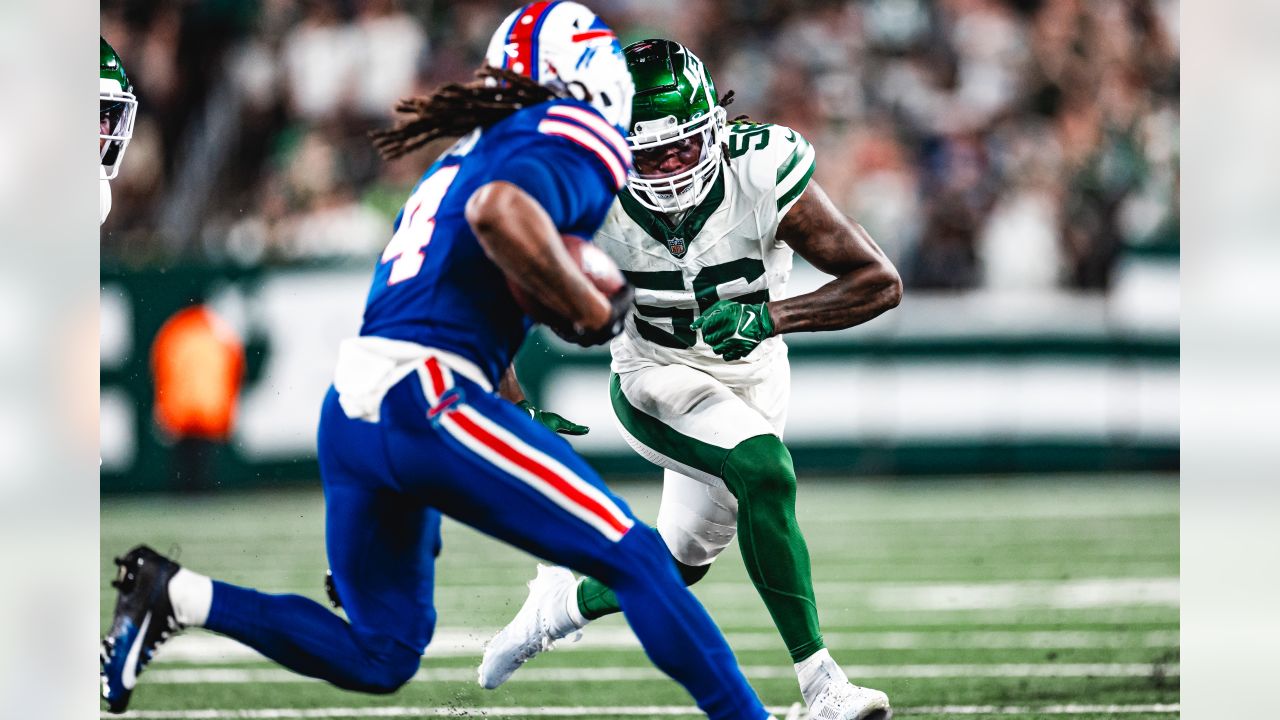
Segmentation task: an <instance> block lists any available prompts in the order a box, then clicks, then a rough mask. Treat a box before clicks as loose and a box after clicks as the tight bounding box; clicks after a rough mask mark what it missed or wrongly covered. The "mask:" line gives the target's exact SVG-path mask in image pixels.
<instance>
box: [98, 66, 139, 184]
mask: <svg viewBox="0 0 1280 720" xmlns="http://www.w3.org/2000/svg"><path fill="white" fill-rule="evenodd" d="M108 86H110V87H108ZM98 113H99V115H98V118H99V122H98V128H99V129H98V145H99V148H98V151H99V162H100V164H101V166H102V177H103V178H105V179H107V180H111V179H113V178H115V176H116V175H117V174H118V173H119V172H120V161H121V160H123V159H124V151H125V148H126V147H128V146H129V139H130V138H132V137H133V124H134V122H136V121H137V119H138V99H137V98H136V97H135V96H134V94H133V93H131V92H127V91H124V90H122V89H120V84H119V83H116V82H113V81H110V80H103V81H102V84H101V88H100V89H99V93H98ZM104 120H105V121H106V128H105V129H104V128H103V127H102V126H103V121H104Z"/></svg>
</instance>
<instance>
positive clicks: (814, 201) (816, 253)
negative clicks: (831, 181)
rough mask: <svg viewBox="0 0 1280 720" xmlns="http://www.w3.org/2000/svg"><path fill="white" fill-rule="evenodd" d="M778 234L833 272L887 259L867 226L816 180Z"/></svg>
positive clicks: (801, 197)
mask: <svg viewBox="0 0 1280 720" xmlns="http://www.w3.org/2000/svg"><path fill="white" fill-rule="evenodd" d="M777 237H778V239H779V240H781V241H783V242H785V243H787V244H788V245H790V246H791V248H792V249H793V250H795V251H796V252H797V253H799V255H800V257H802V258H804V259H805V260H807V261H808V262H809V264H811V265H813V266H814V267H816V268H818V269H819V270H822V271H823V272H826V273H828V274H831V275H839V274H841V273H844V272H848V271H850V270H856V269H858V268H861V267H865V266H867V265H870V264H876V263H887V262H888V260H887V258H886V257H885V254H884V252H883V251H882V250H881V249H880V247H879V246H878V245H876V243H875V241H874V240H872V239H871V235H869V234H868V233H867V231H866V229H864V228H863V227H862V226H861V225H859V224H857V223H856V222H854V221H852V220H850V219H849V218H848V217H847V216H846V215H845V214H844V213H842V212H840V209H839V208H837V207H836V206H835V203H833V202H832V201H831V198H829V197H827V193H826V192H825V191H823V189H822V188H821V187H820V186H819V185H818V183H816V182H811V183H809V185H808V187H806V188H805V190H804V193H803V194H802V195H801V196H800V198H799V199H798V200H797V201H796V203H795V205H793V206H792V207H791V209H790V211H788V212H787V214H786V215H785V216H783V218H782V220H781V222H779V223H778V234H777Z"/></svg>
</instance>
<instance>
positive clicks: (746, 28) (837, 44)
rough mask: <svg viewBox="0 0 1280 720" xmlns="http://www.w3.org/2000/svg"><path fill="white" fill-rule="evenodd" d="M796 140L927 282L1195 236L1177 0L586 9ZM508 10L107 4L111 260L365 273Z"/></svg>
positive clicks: (1166, 245) (1160, 245) (471, 5)
mask: <svg viewBox="0 0 1280 720" xmlns="http://www.w3.org/2000/svg"><path fill="white" fill-rule="evenodd" d="M588 4H589V5H590V6H591V7H592V8H593V9H595V10H596V11H597V12H598V13H599V14H601V15H602V16H603V17H604V18H605V19H606V20H607V21H608V22H609V23H610V24H611V25H612V26H613V27H614V28H615V29H616V30H617V31H618V32H619V35H620V36H621V38H622V41H623V43H624V44H625V43H628V42H631V41H634V40H639V39H643V38H646V37H669V38H672V39H675V40H677V41H679V42H682V43H684V44H685V45H687V46H688V47H689V48H690V49H691V50H693V51H694V52H695V53H697V54H698V55H699V56H700V57H702V58H703V60H705V61H706V62H707V64H708V66H709V68H710V69H711V71H712V73H713V75H714V77H715V79H716V81H717V85H718V86H719V89H720V92H721V94H722V95H723V94H724V93H725V92H726V91H728V90H733V91H735V93H736V95H735V97H736V100H735V102H734V104H733V106H732V107H731V108H730V111H729V115H730V116H731V117H733V116H736V115H739V114H746V115H749V116H750V117H751V118H752V119H753V120H757V121H764V122H776V123H780V124H784V125H788V126H790V127H793V128H795V129H796V130H798V131H800V132H801V133H802V134H803V135H804V136H805V137H807V138H808V139H809V140H810V141H811V142H812V143H813V144H814V146H815V148H816V149H817V152H818V170H817V174H816V176H815V177H816V179H817V181H818V182H819V183H820V184H821V185H822V186H823V188H824V189H826V191H827V192H828V194H830V195H831V197H832V198H833V199H834V200H835V202H836V203H837V204H838V205H840V206H841V207H842V209H844V211H845V212H847V213H848V214H849V215H850V216H852V217H853V218H855V219H856V220H858V221H859V222H861V223H862V224H863V225H865V226H866V227H867V228H868V230H869V231H870V232H871V234H872V235H873V237H875V238H876V239H877V240H878V241H879V242H880V243H881V245H882V246H883V247H885V249H886V251H888V252H889V253H890V255H891V256H892V257H893V259H894V260H895V262H896V263H897V264H898V267H899V268H900V270H901V271H902V273H903V276H904V279H905V280H906V282H907V284H908V285H909V286H911V287H917V288H943V289H969V288H1027V289H1040V288H1053V287H1066V288H1083V289H1105V288H1106V287H1107V286H1108V284H1109V282H1110V281H1111V278H1112V275H1113V272H1112V271H1113V269H1114V268H1115V266H1116V263H1117V260H1118V259H1119V258H1120V257H1122V256H1123V255H1124V254H1125V253H1128V252H1143V251H1153V250H1154V251H1160V252H1168V251H1172V252H1176V251H1177V244H1178V152H1179V150H1178V132H1179V130H1178V122H1179V121H1178V97H1179V87H1178V4H1177V0H937V1H928V0H808V1H796V2H784V1H783V0H594V1H591V2H588ZM515 7H517V3H515V2H509V1H500V2H499V1H479V0H478V1H474V2H437V1H432V0H333V1H329V0H325V1H321V0H182V1H179V0H172V1H170V2H164V3H154V2H149V1H145V0H103V2H102V34H103V36H104V37H106V38H107V40H108V41H109V42H111V43H112V44H113V45H114V46H115V47H116V49H117V50H118V51H119V52H120V54H121V56H122V58H123V59H124V62H125V66H126V68H127V69H128V71H129V73H130V75H131V77H132V79H133V81H134V85H135V92H136V93H137V95H138V98H139V101H140V119H139V122H138V124H137V130H136V133H135V137H134V140H133V143H132V145H130V148H129V151H128V155H127V156H126V159H125V162H124V165H123V169H122V171H121V174H120V177H119V178H118V179H117V180H116V181H114V184H113V188H114V189H115V193H116V210H115V212H114V213H113V215H112V216H111V218H110V219H109V221H108V223H107V225H106V226H104V228H103V259H104V262H114V263H119V264H124V265H146V264H149V263H156V262H172V261H174V260H175V259H191V258H201V259H207V260H212V261H215V262H232V263H237V264H258V263H293V262H299V261H309V260H320V259H334V258H360V259H361V260H362V261H369V260H370V258H372V256H373V255H374V254H375V253H376V252H377V251H378V250H380V249H381V247H382V246H383V245H384V244H385V242H386V240H387V238H388V237H389V225H390V222H391V220H392V218H393V217H394V215H395V212H396V210H397V209H398V207H399V205H400V203H401V202H402V201H403V199H404V197H405V196H406V195H407V193H408V190H409V189H410V187H411V186H412V185H413V183H414V182H415V181H416V179H417V178H418V176H419V175H420V174H421V173H422V171H423V170H424V169H425V168H426V167H427V166H428V165H429V164H430V161H431V159H432V157H433V156H434V154H435V153H438V152H439V151H440V150H441V149H442V147H441V146H440V145H435V146H429V147H428V148H426V149H424V150H422V151H420V152H418V153H416V154H414V155H411V156H409V157H407V158H404V159H401V160H399V161H396V162H392V163H383V162H381V161H380V160H379V159H378V158H377V155H376V153H374V151H373V150H372V147H371V146H370V144H369V142H368V139H367V133H368V131H369V130H370V129H373V128H376V127H382V126H385V125H387V124H388V123H389V122H390V119H391V112H390V110H391V107H392V105H393V104H394V102H395V101H396V100H397V99H398V98H400V97H402V96H405V95H412V94H421V93H426V92H428V91H429V90H430V89H432V88H434V87H436V86H438V85H440V84H442V83H445V82H450V81H458V80H466V79H468V78H469V77H470V74H471V72H472V71H473V70H474V68H476V67H477V66H478V65H479V64H480V63H481V61H482V59H483V54H484V49H485V45H486V43H487V41H488V38H489V35H490V33H491V32H492V31H493V29H494V28H496V27H497V25H498V23H499V22H500V21H501V19H502V17H503V16H504V15H505V14H506V13H508V12H510V11H511V10H512V9H514V8H515Z"/></svg>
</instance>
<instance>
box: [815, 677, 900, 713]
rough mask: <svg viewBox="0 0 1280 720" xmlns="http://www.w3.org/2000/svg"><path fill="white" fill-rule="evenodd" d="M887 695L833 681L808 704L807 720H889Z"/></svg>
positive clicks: (846, 681) (849, 683)
mask: <svg viewBox="0 0 1280 720" xmlns="http://www.w3.org/2000/svg"><path fill="white" fill-rule="evenodd" d="M891 717H893V711H892V710H891V709H889V696H888V695H885V694H884V693H882V692H880V691H879V690H872V689H871V688H864V687H859V686H857V685H854V684H853V683H851V682H849V681H848V680H845V681H843V682H840V681H833V682H830V683H827V686H826V687H824V688H823V689H822V692H820V693H818V697H816V698H814V700H813V703H811V704H810V705H809V720H889V718H891Z"/></svg>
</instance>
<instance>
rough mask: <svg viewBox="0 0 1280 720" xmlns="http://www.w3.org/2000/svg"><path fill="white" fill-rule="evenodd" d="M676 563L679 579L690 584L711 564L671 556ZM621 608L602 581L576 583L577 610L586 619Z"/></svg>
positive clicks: (614, 611) (591, 579)
mask: <svg viewBox="0 0 1280 720" xmlns="http://www.w3.org/2000/svg"><path fill="white" fill-rule="evenodd" d="M671 561H672V562H674V563H675V564H676V570H678V571H679V572H680V579H682V580H684V584H685V585H692V584H694V583H696V582H698V581H699V580H701V579H702V578H703V577H704V576H706V574H707V571H708V570H710V569H711V565H709V564H708V565H685V564H684V563H682V562H680V561H679V560H676V559H675V558H671ZM621 609H622V608H621V607H619V606H618V598H617V596H615V595H614V594H613V591H612V590H610V589H609V588H607V587H605V586H604V583H602V582H600V581H599V580H596V579H595V578H583V579H582V582H580V583H578V612H580V613H582V617H584V618H586V619H588V620H595V619H596V618H598V617H603V616H605V615H611V614H613V613H616V612H618V611H620V610H621Z"/></svg>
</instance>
